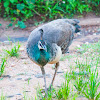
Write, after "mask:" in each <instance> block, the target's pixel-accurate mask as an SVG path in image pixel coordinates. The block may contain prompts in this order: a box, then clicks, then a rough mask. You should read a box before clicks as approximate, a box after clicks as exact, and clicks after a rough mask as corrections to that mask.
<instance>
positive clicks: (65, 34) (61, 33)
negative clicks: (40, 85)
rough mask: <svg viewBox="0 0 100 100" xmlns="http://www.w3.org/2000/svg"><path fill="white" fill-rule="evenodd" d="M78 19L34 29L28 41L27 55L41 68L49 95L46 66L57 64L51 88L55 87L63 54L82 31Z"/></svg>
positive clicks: (63, 20) (65, 20)
mask: <svg viewBox="0 0 100 100" xmlns="http://www.w3.org/2000/svg"><path fill="white" fill-rule="evenodd" d="M78 23H79V20H77V19H57V20H54V21H51V22H49V23H46V24H44V25H42V26H40V27H38V28H36V29H34V30H33V31H32V32H31V34H30V36H29V38H28V41H27V53H28V56H29V57H30V59H31V60H32V61H33V62H34V63H36V64H37V65H39V66H40V68H41V71H42V74H43V77H44V83H45V93H46V94H47V87H46V76H45V70H44V66H45V65H46V64H48V63H49V64H55V73H54V77H53V79H52V82H51V85H50V87H51V86H52V85H53V81H54V79H55V75H56V73H57V69H58V66H59V60H60V58H61V56H62V54H64V53H66V52H67V50H68V47H69V46H70V44H71V42H72V40H73V37H74V33H77V32H79V31H80V26H79V25H78Z"/></svg>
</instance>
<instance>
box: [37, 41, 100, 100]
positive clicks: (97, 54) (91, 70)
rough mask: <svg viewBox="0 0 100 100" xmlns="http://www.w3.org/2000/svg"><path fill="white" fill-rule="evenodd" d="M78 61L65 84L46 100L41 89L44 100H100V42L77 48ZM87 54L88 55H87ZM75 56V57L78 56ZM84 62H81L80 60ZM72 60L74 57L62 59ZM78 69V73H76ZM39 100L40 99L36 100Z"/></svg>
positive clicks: (39, 92) (66, 75)
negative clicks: (99, 72)
mask: <svg viewBox="0 0 100 100" xmlns="http://www.w3.org/2000/svg"><path fill="white" fill-rule="evenodd" d="M77 50H78V52H77V54H76V55H77V59H76V61H75V65H74V66H73V65H72V66H71V68H70V72H69V73H68V72H66V74H65V82H64V83H63V84H62V85H61V87H59V88H55V89H53V92H51V91H48V94H50V95H48V97H47V98H44V96H43V93H41V89H40V90H39V91H38V93H37V94H39V98H42V100H67V99H69V100H77V98H79V97H80V96H81V97H84V98H87V99H88V100H100V90H98V89H99V88H100V76H99V75H98V68H99V67H100V41H98V42H97V43H92V44H83V45H82V46H81V47H80V48H77ZM86 52H87V53H86ZM85 53H86V55H85ZM76 55H75V56H76ZM80 57H81V58H82V59H83V60H82V61H80V60H79V58H80ZM66 58H69V59H72V58H73V57H72V56H65V57H64V58H62V59H66ZM77 69H78V71H76V70H77ZM36 100H38V99H36Z"/></svg>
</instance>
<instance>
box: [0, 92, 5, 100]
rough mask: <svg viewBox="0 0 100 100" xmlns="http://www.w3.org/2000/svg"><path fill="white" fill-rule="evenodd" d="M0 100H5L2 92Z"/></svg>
mask: <svg viewBox="0 0 100 100" xmlns="http://www.w3.org/2000/svg"><path fill="white" fill-rule="evenodd" d="M0 100H6V97H5V96H4V94H3V92H1V96H0Z"/></svg>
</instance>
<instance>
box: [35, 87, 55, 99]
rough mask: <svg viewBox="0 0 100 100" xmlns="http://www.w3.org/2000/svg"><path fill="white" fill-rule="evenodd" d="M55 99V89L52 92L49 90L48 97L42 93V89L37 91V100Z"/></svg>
mask: <svg viewBox="0 0 100 100" xmlns="http://www.w3.org/2000/svg"><path fill="white" fill-rule="evenodd" d="M54 98H55V89H54V88H52V90H48V95H47V97H46V96H45V93H42V89H40V87H39V88H38V89H37V97H36V98H35V100H53V99H54Z"/></svg>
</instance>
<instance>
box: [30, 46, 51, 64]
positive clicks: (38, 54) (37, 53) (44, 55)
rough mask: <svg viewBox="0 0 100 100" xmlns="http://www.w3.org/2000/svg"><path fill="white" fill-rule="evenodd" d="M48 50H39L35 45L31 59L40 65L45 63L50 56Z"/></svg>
mask: <svg viewBox="0 0 100 100" xmlns="http://www.w3.org/2000/svg"><path fill="white" fill-rule="evenodd" d="M48 51H49V50H47V52H46V51H45V50H39V48H38V45H35V46H34V47H33V50H32V52H33V53H32V54H33V60H34V61H35V62H36V63H37V64H39V65H41V66H44V65H46V64H47V63H48V61H49V58H50V54H49V52H48Z"/></svg>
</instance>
